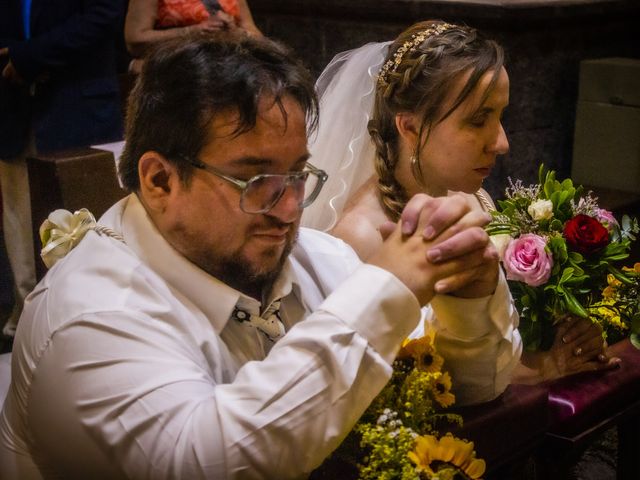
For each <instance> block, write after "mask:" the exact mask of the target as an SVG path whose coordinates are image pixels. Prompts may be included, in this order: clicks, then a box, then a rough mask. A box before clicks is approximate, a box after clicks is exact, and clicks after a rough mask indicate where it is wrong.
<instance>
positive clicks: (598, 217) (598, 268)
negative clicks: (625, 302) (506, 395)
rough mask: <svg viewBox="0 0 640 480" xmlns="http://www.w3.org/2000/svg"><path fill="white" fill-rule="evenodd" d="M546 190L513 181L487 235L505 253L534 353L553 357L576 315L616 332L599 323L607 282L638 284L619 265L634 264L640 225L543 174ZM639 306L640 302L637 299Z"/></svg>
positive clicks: (579, 189) (608, 323)
mask: <svg viewBox="0 0 640 480" xmlns="http://www.w3.org/2000/svg"><path fill="white" fill-rule="evenodd" d="M539 180H540V182H539V184H537V185H530V186H524V185H523V184H522V181H520V180H518V181H516V182H515V183H514V182H512V181H511V179H509V182H510V186H509V187H508V188H507V189H506V198H505V199H504V200H500V201H498V206H499V208H498V210H496V211H494V212H492V215H493V220H492V222H491V223H490V224H489V226H488V227H487V231H488V232H489V234H490V235H492V240H493V241H494V243H495V244H496V246H497V248H498V252H499V253H500V258H501V260H502V265H503V267H504V270H505V272H506V276H507V280H509V286H510V289H511V292H512V294H513V296H514V300H515V302H516V307H517V308H518V311H519V312H520V326H519V330H520V332H521V334H522V339H523V342H524V345H525V348H526V349H527V350H529V351H535V350H547V349H549V348H550V347H551V344H552V343H553V338H554V334H555V325H556V323H557V322H558V321H559V319H560V318H563V317H565V316H566V315H574V316H578V317H583V318H591V319H592V320H594V321H599V322H601V323H602V326H603V329H604V330H605V331H607V330H610V328H612V327H615V325H614V324H613V323H612V322H611V321H610V319H609V318H607V317H606V316H603V315H596V314H595V313H596V311H597V310H596V309H597V308H599V307H601V306H602V305H601V303H602V300H603V297H602V293H603V290H604V289H605V287H606V286H607V279H608V278H613V279H616V280H617V281H619V282H621V283H622V284H625V285H627V284H630V283H631V282H632V276H631V275H630V273H629V272H628V271H627V270H622V269H619V268H618V267H617V264H618V263H619V262H620V261H622V260H624V259H625V258H627V257H628V256H629V250H630V247H631V241H632V240H635V234H636V233H637V232H638V222H637V220H636V219H631V218H629V217H628V216H624V217H623V218H622V221H621V222H618V221H617V220H616V219H615V218H614V216H613V214H612V213H611V212H609V211H607V210H604V209H602V208H600V207H599V206H598V203H597V199H596V198H595V197H593V196H592V194H591V192H586V193H585V192H584V189H583V187H581V186H574V184H573V182H572V181H571V179H565V180H563V181H562V182H560V181H558V180H557V179H556V175H555V172H553V171H546V170H545V168H544V166H541V167H540V170H539ZM635 302H636V303H637V298H636V299H635Z"/></svg>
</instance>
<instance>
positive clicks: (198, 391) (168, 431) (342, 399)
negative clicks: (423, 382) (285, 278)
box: [30, 265, 420, 479]
mask: <svg viewBox="0 0 640 480" xmlns="http://www.w3.org/2000/svg"><path fill="white" fill-rule="evenodd" d="M160 307H162V304H158V308H157V311H156V316H155V317H152V316H150V315H146V314H145V315H143V314H141V313H136V312H129V313H126V314H125V313H122V312H120V313H118V312H102V313H96V314H86V315H83V316H82V318H77V319H75V320H74V321H72V322H70V323H68V324H67V325H66V326H64V327H62V328H60V329H59V330H58V331H57V332H56V333H55V335H54V336H53V338H52V340H51V341H50V342H49V343H48V345H47V346H46V349H45V351H44V352H42V355H41V356H40V359H39V361H38V366H37V369H36V371H35V374H34V378H33V386H32V393H31V399H30V405H31V406H30V410H31V412H30V419H31V422H32V423H31V425H32V430H33V432H34V433H33V434H34V439H35V440H34V441H35V443H36V444H37V445H38V448H39V450H40V453H41V455H39V458H41V459H45V460H46V459H48V461H49V463H50V465H56V470H57V471H56V473H60V474H63V476H68V477H73V478H98V475H97V474H98V473H100V475H107V476H109V475H108V474H107V473H106V471H104V470H101V468H103V467H105V468H107V467H106V466H107V465H109V467H108V468H110V469H113V468H116V469H117V470H118V472H119V473H118V474H115V473H114V476H115V477H117V476H118V475H122V476H126V477H128V478H136V479H147V478H148V479H165V478H176V479H177V478H189V479H199V478H216V479H226V478H243V479H251V478H256V479H258V478H259V479H264V478H279V479H286V478H300V477H303V476H304V475H305V474H308V473H309V472H310V471H311V470H312V469H313V468H315V467H317V466H318V465H319V464H320V463H321V462H322V460H323V459H324V458H325V457H326V456H328V455H329V453H330V452H331V451H332V450H333V449H335V448H336V447H337V446H338V445H339V443H340V441H341V440H342V439H343V438H344V436H345V435H346V434H347V433H348V431H349V430H350V429H351V427H352V426H353V425H354V423H355V422H356V421H357V419H358V418H359V416H360V415H361V413H362V412H363V411H364V410H365V408H366V407H367V406H368V404H369V403H370V402H371V400H372V399H373V398H374V397H375V395H376V394H377V393H378V392H379V391H380V389H381V388H382V387H383V386H384V384H385V383H386V382H387V380H388V378H389V376H390V374H391V367H390V364H389V362H390V361H391V360H392V359H393V357H394V355H395V352H396V349H397V348H398V345H399V343H400V342H401V340H402V339H403V338H404V336H406V335H407V334H408V332H409V331H410V330H411V329H412V328H414V327H415V325H416V324H417V323H418V321H419V317H420V310H419V306H418V302H417V300H416V299H415V297H414V296H413V295H412V294H411V293H410V292H409V290H408V289H407V288H406V287H405V286H404V285H403V284H402V283H401V282H400V281H399V280H398V279H397V278H395V277H394V276H393V275H391V274H389V273H387V272H385V271H383V270H381V269H378V268H376V267H373V266H368V265H362V266H361V267H358V269H356V271H355V272H354V273H353V274H352V275H351V276H350V277H349V278H347V279H346V280H345V281H344V283H343V284H341V285H340V286H339V287H338V288H337V289H336V290H335V291H334V293H332V294H331V295H330V296H329V297H328V298H327V299H326V301H324V302H323V303H322V304H321V305H320V307H319V308H318V309H317V310H316V311H315V312H314V313H313V314H311V315H310V316H309V317H308V318H307V319H305V320H304V321H302V322H300V323H298V324H296V325H295V326H294V327H293V328H292V329H291V330H290V331H289V332H288V333H287V335H286V336H285V337H284V338H283V339H281V340H280V341H279V342H278V343H277V344H276V345H275V346H274V347H273V348H272V349H271V351H270V353H269V354H268V356H267V357H266V358H265V359H264V360H263V361H254V362H248V363H246V364H245V365H244V366H242V367H241V368H240V369H239V370H238V372H237V375H235V376H233V374H232V373H231V372H232V369H231V368H228V367H229V365H232V362H233V357H232V356H231V355H230V353H229V352H228V351H227V350H226V347H225V345H224V344H223V343H222V342H221V341H220V340H219V337H212V338H214V339H216V338H217V339H218V340H217V341H216V340H214V341H208V342H203V343H202V344H201V345H197V346H194V345H193V344H192V343H191V342H187V341H185V339H184V332H179V331H177V330H176V329H175V328H174V327H173V326H171V325H168V324H167V323H166V322H162V321H161V319H162V317H163V316H167V315H169V316H170V315H177V314H179V313H180V312H175V311H174V312H171V311H168V310H167V309H163V308H160ZM207 355H209V356H210V357H211V358H215V359H216V361H217V363H216V364H215V365H211V362H210V361H207V360H205V358H206V357H207ZM51 412H55V414H54V415H52V414H51ZM62 439H64V441H61V440H62ZM70 451H71V452H73V455H72V457H71V456H70V455H69V453H68V452H70ZM45 467H46V465H45ZM100 478H102V477H100Z"/></svg>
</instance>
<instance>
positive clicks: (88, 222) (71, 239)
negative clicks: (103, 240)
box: [40, 208, 96, 268]
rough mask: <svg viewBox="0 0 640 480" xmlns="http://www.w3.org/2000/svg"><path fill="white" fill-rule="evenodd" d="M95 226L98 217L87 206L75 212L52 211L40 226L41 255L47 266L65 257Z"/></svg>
mask: <svg viewBox="0 0 640 480" xmlns="http://www.w3.org/2000/svg"><path fill="white" fill-rule="evenodd" d="M95 227H96V219H95V218H94V216H93V215H92V213H91V212H90V211H89V210H87V209H86V208H82V209H80V210H77V211H76V212H74V213H71V212H70V211H68V210H63V209H59V210H55V211H53V212H51V213H50V214H49V217H48V218H47V219H46V220H45V221H44V222H42V225H41V226H40V241H41V242H42V250H41V251H40V256H41V257H42V261H43V262H44V264H45V265H46V266H47V268H51V267H53V266H54V265H55V263H56V262H57V261H58V260H60V259H61V258H64V257H65V255H67V253H69V252H70V251H71V250H72V249H73V248H74V247H75V246H76V245H77V244H78V243H79V242H80V240H82V238H83V237H84V236H85V234H86V233H87V232H88V231H89V230H93V229H94V228H95Z"/></svg>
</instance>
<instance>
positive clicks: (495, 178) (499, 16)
mask: <svg viewBox="0 0 640 480" xmlns="http://www.w3.org/2000/svg"><path fill="white" fill-rule="evenodd" d="M249 3H250V6H251V9H252V11H253V13H254V17H255V20H256V23H257V24H258V26H259V27H260V28H261V29H263V31H264V33H265V34H267V35H269V36H271V37H274V38H278V39H280V40H282V41H284V42H285V43H287V44H289V45H290V46H292V47H293V48H294V49H295V50H296V51H297V52H298V54H299V55H300V56H301V57H302V58H303V59H304V60H305V61H306V62H307V64H308V66H309V68H310V69H311V70H312V71H313V72H314V74H316V75H317V74H319V73H320V72H321V71H322V69H323V67H324V66H325V65H326V64H327V63H328V62H329V60H331V58H332V57H333V55H334V54H336V53H337V52H340V51H343V50H347V49H350V48H355V47H358V46H360V45H362V44H364V43H366V42H371V41H385V40H389V39H392V38H394V37H395V36H396V35H397V34H398V33H400V32H401V31H402V30H404V28H406V27H407V26H409V25H410V24H412V23H415V22H416V21H420V20H425V19H429V18H441V19H444V20H448V21H453V22H463V23H466V24H468V25H470V26H473V27H476V28H479V29H481V30H483V31H484V32H485V33H487V34H488V35H489V36H491V37H493V38H495V39H496V40H498V41H499V42H500V43H501V44H502V45H503V46H504V47H505V49H506V51H507V56H508V57H507V58H508V60H507V61H508V63H507V70H508V72H509V75H510V78H511V104H510V106H509V108H508V110H507V112H506V113H505V119H504V123H505V128H506V130H507V134H508V136H509V140H510V143H511V152H510V153H509V154H508V155H506V156H505V157H503V159H502V160H501V161H499V162H498V166H497V168H496V169H495V170H494V172H493V173H492V175H491V177H490V178H489V179H488V180H487V182H486V187H487V188H488V190H489V191H490V193H491V194H492V195H494V197H500V196H501V195H502V192H503V189H504V187H505V185H506V179H507V177H508V176H511V177H512V178H522V179H523V180H524V181H525V182H526V183H529V182H535V181H536V179H537V171H538V165H539V164H540V163H541V162H544V163H545V164H546V165H548V166H549V167H551V168H554V169H556V170H558V173H559V175H560V176H562V177H564V176H568V175H569V174H570V172H571V158H572V144H573V130H574V123H575V111H576V108H575V107H576V100H577V95H578V73H579V65H580V61H581V60H583V59H588V58H603V57H613V56H616V57H631V58H640V24H639V22H638V19H639V17H640V0H582V1H578V0H573V1H570V0H539V1H523V0H503V1H495V0H471V1H462V0H460V1H457V0H440V1H429V0H250V2H249ZM638 133H639V135H640V132H638ZM639 161H640V159H639ZM603 165H606V159H603Z"/></svg>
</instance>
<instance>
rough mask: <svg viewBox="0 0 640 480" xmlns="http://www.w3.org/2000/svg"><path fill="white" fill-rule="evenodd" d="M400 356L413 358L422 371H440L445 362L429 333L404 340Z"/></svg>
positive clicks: (400, 357)
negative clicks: (437, 351)
mask: <svg viewBox="0 0 640 480" xmlns="http://www.w3.org/2000/svg"><path fill="white" fill-rule="evenodd" d="M398 358H399V359H404V358H413V359H414V360H415V362H416V368H417V369H418V370H420V371H422V372H432V373H435V372H439V371H440V369H441V368H442V365H443V364H444V359H443V358H442V357H441V356H440V355H438V354H437V353H436V349H435V348H434V347H433V344H432V343H431V338H430V337H429V336H428V335H425V336H423V337H420V338H414V339H406V340H405V341H404V342H402V346H401V347H400V352H398Z"/></svg>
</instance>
